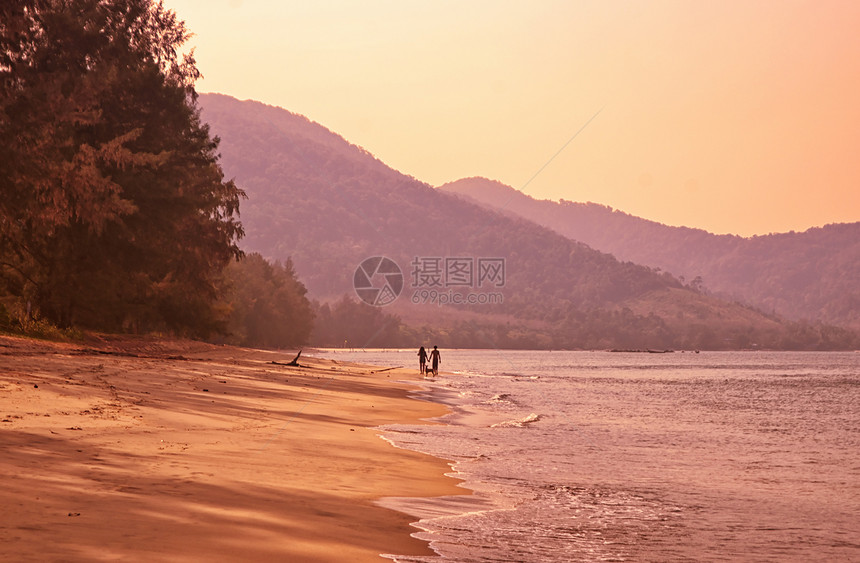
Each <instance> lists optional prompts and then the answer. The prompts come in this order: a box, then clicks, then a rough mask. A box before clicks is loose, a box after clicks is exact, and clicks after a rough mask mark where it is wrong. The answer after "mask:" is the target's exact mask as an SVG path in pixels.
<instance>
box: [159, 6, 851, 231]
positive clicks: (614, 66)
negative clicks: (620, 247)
mask: <svg viewBox="0 0 860 563" xmlns="http://www.w3.org/2000/svg"><path fill="white" fill-rule="evenodd" d="M165 4H166V5H167V6H168V7H169V8H171V9H174V10H175V11H176V12H177V14H178V15H179V16H180V17H181V18H182V19H184V20H185V21H186V23H187V24H188V26H189V28H190V29H191V31H192V32H194V33H195V37H194V38H193V39H192V41H191V43H192V44H193V46H195V47H196V55H197V61H198V66H199V67H200V69H201V71H202V72H203V74H204V79H203V80H201V81H200V82H199V83H198V89H199V90H200V91H202V92H221V93H225V94H230V95H232V96H236V97H238V98H240V99H246V98H250V99H255V100H260V101H263V102H266V103H268V104H272V105H277V106H281V107H284V108H286V109H289V110H290V111H294V112H297V113H301V114H303V115H306V116H307V117H309V118H310V119H312V120H314V121H317V122H319V123H321V124H323V125H324V126H326V127H328V128H329V129H331V130H333V131H335V132H336V133H339V134H341V135H343V136H344V137H345V138H346V139H348V140H349V141H350V142H352V143H355V144H357V145H360V146H363V147H364V148H366V149H367V150H369V151H370V152H372V153H373V154H374V155H376V156H377V157H378V158H380V159H381V160H382V161H384V162H386V163H387V164H389V165H390V166H392V167H394V168H396V169H398V170H400V171H401V172H404V173H406V174H411V175H413V176H415V177H417V178H419V179H420V180H423V181H426V182H428V183H430V184H433V185H439V184H442V183H445V182H448V181H451V180H456V179H458V178H462V177H465V176H486V177H488V178H492V179H496V180H500V181H502V182H504V183H506V184H509V185H511V186H513V187H515V188H518V189H522V188H523V187H524V185H525V184H526V182H527V181H528V180H529V178H531V177H532V176H533V175H534V174H535V173H536V172H537V171H538V170H539V169H540V168H541V167H542V166H544V165H545V164H546V163H547V161H548V160H549V159H550V158H551V157H552V156H553V155H554V154H555V153H556V152H557V151H558V150H559V149H560V148H561V147H562V146H563V145H564V144H565V143H566V142H567V141H568V140H569V139H570V138H571V136H572V135H574V134H575V133H576V131H577V130H579V129H580V127H582V125H583V124H584V123H586V122H587V121H588V120H589V119H590V118H591V117H592V116H594V114H595V113H597V112H598V111H600V114H599V115H598V116H597V117H596V118H595V119H594V120H593V121H592V122H591V123H590V124H589V125H588V127H586V128H585V129H584V130H583V131H582V132H581V133H580V134H579V135H578V136H577V137H576V138H575V139H574V140H573V141H572V142H571V143H570V144H569V145H568V146H567V148H566V149H565V150H564V151H562V152H561V154H559V155H558V156H557V157H556V158H555V159H554V160H553V161H552V162H551V163H549V165H547V166H546V168H545V169H544V170H543V171H542V172H541V173H540V174H539V175H538V176H537V177H536V178H535V179H534V180H533V181H532V182H531V183H529V184H528V185H527V186H525V188H524V190H523V191H525V192H526V193H528V194H530V195H532V196H535V197H538V198H550V199H559V198H563V199H567V200H571V201H593V202H598V203H604V204H607V205H611V206H612V207H615V208H617V209H621V210H624V211H627V212H629V213H632V214H635V215H639V216H641V217H645V218H648V219H654V220H657V221H661V222H664V223H668V224H672V225H687V226H692V227H701V228H704V229H707V230H710V231H712V232H718V233H726V232H731V233H737V234H742V235H751V234H763V233H768V232H782V231H787V230H792V229H793V230H805V229H807V228H808V227H811V226H817V225H823V224H826V223H832V222H847V221H860V154H858V153H860V32H858V30H860V2H856V1H853V0H852V1H847V2H837V1H827V2H796V1H783V0H772V1H767V2H761V1H746V0H745V1H740V0H738V1H732V0H730V1H716V0H714V1H709V0H701V1H687V0H678V1H647V2H646V1H639V2H618V1H607V0H580V1H572V0H566V1H558V2H553V1H540V0H538V1H535V2H527V1H525V0H522V1H503V0H493V1H489V0H488V1H468V0H463V1H457V2H454V1H442V0H436V1H420V2H419V1H405V0H388V1H382V0H368V1H361V2H358V1H353V0H329V1H320V2H313V3H311V2H292V1H288V2H279V1H271V2H263V1H252V0H248V1H243V0H166V2H165Z"/></svg>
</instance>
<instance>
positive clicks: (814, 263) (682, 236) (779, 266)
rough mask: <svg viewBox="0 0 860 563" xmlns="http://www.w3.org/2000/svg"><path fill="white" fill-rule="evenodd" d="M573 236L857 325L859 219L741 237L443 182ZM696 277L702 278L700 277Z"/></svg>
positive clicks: (722, 291) (724, 289) (728, 290)
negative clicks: (798, 230)
mask: <svg viewBox="0 0 860 563" xmlns="http://www.w3.org/2000/svg"><path fill="white" fill-rule="evenodd" d="M440 189H441V190H443V191H446V192H449V193H455V194H458V195H461V196H466V197H468V198H469V199H470V200H471V201H474V202H476V203H480V204H482V205H485V206H488V207H489V208H491V209H497V210H501V211H502V212H503V213H506V214H508V215H513V216H520V217H524V218H527V219H529V220H531V221H534V222H535V223H538V224H540V225H543V226H545V227H548V228H550V229H553V230H554V231H556V232H558V233H560V234H563V235H564V236H566V237H568V238H571V239H573V240H577V241H581V242H584V243H585V244H587V245H589V246H591V247H592V248H596V249H598V250H601V251H603V252H608V253H610V254H613V255H614V256H616V257H617V258H618V259H619V260H629V261H632V262H635V263H637V264H644V265H647V266H651V267H655V268H660V269H662V270H665V271H668V272H671V273H672V274H673V275H675V276H679V277H683V279H684V280H686V282H692V281H693V280H696V278H697V277H698V278H701V282H702V284H703V285H704V287H706V288H707V289H708V290H710V291H712V292H714V293H716V294H718V295H722V296H724V297H727V298H730V299H737V300H740V301H742V302H745V303H749V304H751V305H754V306H755V307H758V308H760V309H763V310H765V311H768V312H773V313H776V314H779V315H782V316H785V317H788V318H791V319H810V320H813V321H824V322H828V323H833V324H838V325H843V326H853V327H854V328H860V223H848V224H834V225H827V226H825V227H821V228H812V229H809V230H807V231H805V232H803V233H795V232H790V233H781V234H770V235H764V236H754V237H751V238H743V237H739V236H734V235H714V234H711V233H709V232H707V231H703V230H701V229H691V228H688V227H670V226H667V225H663V224H661V223H657V222H654V221H648V220H646V219H642V218H639V217H635V216H633V215H629V214H627V213H624V212H622V211H619V210H615V209H612V208H611V207H607V206H605V205H599V204H595V203H574V202H570V201H564V200H562V201H561V202H554V201H549V200H537V199H534V198H531V197H529V196H528V195H525V194H523V193H521V192H519V191H517V190H515V189H514V188H512V187H510V186H506V185H504V184H502V183H500V182H496V181H493V180H488V179H486V178H466V179H463V180H458V181H456V182H451V183H449V184H445V185H444V186H441V187H440ZM696 283H698V280H697V282H696Z"/></svg>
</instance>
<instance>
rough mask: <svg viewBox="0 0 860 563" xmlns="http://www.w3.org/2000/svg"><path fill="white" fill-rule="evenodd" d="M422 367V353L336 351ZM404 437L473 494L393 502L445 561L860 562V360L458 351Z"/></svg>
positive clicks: (395, 434) (447, 353)
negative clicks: (429, 417)
mask: <svg viewBox="0 0 860 563" xmlns="http://www.w3.org/2000/svg"><path fill="white" fill-rule="evenodd" d="M325 355H327V356H331V357H335V358H337V359H343V360H348V361H358V362H363V363H371V364H377V365H386V366H406V367H411V366H412V365H414V366H415V369H416V370H417V355H416V351H415V350H403V351H394V350H385V351H383V350H377V351H363V352H352V353H348V352H339V351H327V352H326V354H325ZM441 367H442V368H443V369H444V370H446V371H450V372H453V373H452V374H451V375H440V376H439V377H437V378H435V379H434V380H433V381H428V382H427V384H426V390H425V391H424V392H423V393H424V394H426V396H427V398H430V399H432V400H434V401H440V402H444V403H446V404H448V405H449V406H450V407H451V409H452V412H451V414H449V415H447V416H445V417H443V418H442V419H441V422H443V423H444V424H442V425H393V426H387V427H385V428H383V429H382V434H383V436H384V437H385V438H386V439H388V440H390V441H391V442H392V443H393V444H395V445H396V446H398V447H402V448H408V449H413V450H417V451H422V452H426V453H430V454H433V455H435V456H439V457H442V458H445V459H448V460H450V461H451V462H452V471H451V474H452V475H454V476H456V477H458V478H460V479H463V480H464V483H463V486H464V487H465V488H467V489H468V490H471V491H474V492H473V494H471V495H469V496H460V497H443V498H434V499H402V498H392V499H385V500H383V501H382V504H384V505H386V506H390V507H392V508H396V509H398V510H402V511H405V512H408V513H410V514H412V515H414V516H415V518H416V520H417V521H418V522H417V524H416V527H417V528H418V531H417V532H416V534H415V535H416V536H417V537H420V538H423V539H426V540H428V541H430V542H431V547H432V548H433V549H434V550H435V551H436V552H437V553H438V554H439V557H429V558H428V557H401V556H392V558H393V559H396V560H397V561H401V562H418V561H422V562H425V561H426V562H429V561H440V560H450V561H458V562H478V561H506V562H514V561H527V562H532V561H546V562H561V561H780V562H782V561H811V560H819V561H860V353H852V352H847V353H833V352H828V353H809V352H802V353H794V352H702V353H699V354H695V353H689V352H687V353H679V352H675V353H669V354H647V353H646V354H641V353H611V352H547V351H540V352H537V351H486V350H481V351H476V350H443V351H442V366H441Z"/></svg>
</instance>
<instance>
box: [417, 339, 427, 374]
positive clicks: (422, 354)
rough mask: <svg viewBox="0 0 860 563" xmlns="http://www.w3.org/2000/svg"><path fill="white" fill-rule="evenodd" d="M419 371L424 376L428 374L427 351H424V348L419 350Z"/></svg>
mask: <svg viewBox="0 0 860 563" xmlns="http://www.w3.org/2000/svg"><path fill="white" fill-rule="evenodd" d="M418 371H420V372H421V374H422V375H423V374H425V373H427V350H425V349H424V346H422V347H421V348H419V349H418Z"/></svg>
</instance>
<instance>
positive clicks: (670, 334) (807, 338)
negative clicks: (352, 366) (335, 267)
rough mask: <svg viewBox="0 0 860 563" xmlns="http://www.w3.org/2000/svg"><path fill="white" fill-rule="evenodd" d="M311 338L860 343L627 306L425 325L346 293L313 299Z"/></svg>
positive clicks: (371, 342)
mask: <svg viewBox="0 0 860 563" xmlns="http://www.w3.org/2000/svg"><path fill="white" fill-rule="evenodd" d="M314 308H315V311H316V324H315V327H314V330H313V332H312V334H311V338H310V341H311V343H312V344H314V345H316V346H324V347H335V348H341V347H345V348H404V347H412V346H418V345H420V344H424V345H427V344H430V345H439V346H443V347H446V348H490V349H492V348H497V349H502V350H504V349H508V350H512V349H533V350H559V349H566V350H605V349H612V348H624V349H648V348H655V349H661V350H662V349H666V348H669V349H673V350H739V349H751V350H755V349H760V350H850V349H857V348H858V347H860V340H858V337H857V334H856V333H855V332H853V331H850V330H846V329H843V328H838V327H834V326H830V325H825V324H823V323H809V322H797V323H787V322H784V321H783V322H781V323H779V324H777V323H774V326H773V328H772V329H771V330H765V329H762V328H760V327H753V326H750V325H744V324H737V325H734V326H727V327H720V328H719V329H715V328H714V327H712V326H710V325H709V324H708V323H699V324H695V325H692V326H690V325H684V326H683V327H678V326H670V325H669V324H667V323H666V322H665V321H664V320H663V319H661V318H660V317H658V316H656V315H637V314H635V313H634V312H633V311H631V310H630V309H627V308H623V309H620V310H615V311H609V310H606V309H592V310H589V311H570V312H569V314H567V315H565V316H564V317H563V320H561V321H556V322H552V321H545V322H539V323H535V322H525V321H522V320H516V319H515V320H511V321H507V322H492V321H489V320H485V319H482V320H461V321H456V322H454V323H450V324H442V325H430V324H415V323H407V322H404V321H403V320H402V319H401V318H400V317H399V316H398V315H397V314H395V313H392V312H388V311H386V309H385V308H384V307H382V308H380V307H372V306H369V305H365V304H364V303H360V302H357V301H356V300H355V299H354V298H352V297H351V296H349V295H344V296H343V297H342V298H341V299H339V300H338V301H336V302H334V303H325V304H320V303H315V304H314Z"/></svg>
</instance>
